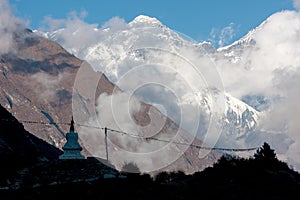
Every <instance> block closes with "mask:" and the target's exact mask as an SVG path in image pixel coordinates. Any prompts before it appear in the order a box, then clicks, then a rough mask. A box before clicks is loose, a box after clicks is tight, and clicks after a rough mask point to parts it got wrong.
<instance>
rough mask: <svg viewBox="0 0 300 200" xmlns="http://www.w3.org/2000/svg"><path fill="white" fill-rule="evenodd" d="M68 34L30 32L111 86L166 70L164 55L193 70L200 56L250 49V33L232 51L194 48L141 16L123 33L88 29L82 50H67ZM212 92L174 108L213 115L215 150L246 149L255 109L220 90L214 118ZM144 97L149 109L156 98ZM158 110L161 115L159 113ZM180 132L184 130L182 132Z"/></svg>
mask: <svg viewBox="0 0 300 200" xmlns="http://www.w3.org/2000/svg"><path fill="white" fill-rule="evenodd" d="M69 31H70V30H67V29H59V30H56V31H53V32H46V33H44V32H41V31H35V32H36V33H37V34H39V35H41V36H43V37H46V38H48V39H50V40H53V41H56V42H58V43H59V44H61V45H62V46H63V47H65V48H66V49H67V50H69V51H70V52H72V53H74V54H75V55H76V56H78V57H79V58H81V59H83V60H87V61H88V62H89V63H91V65H92V67H93V68H94V70H96V71H101V72H103V73H105V75H107V77H108V78H109V80H111V81H112V82H113V83H115V84H118V83H120V82H119V80H120V79H122V77H123V76H127V74H133V73H131V72H132V71H134V69H136V68H135V67H136V66H143V65H149V64H150V65H151V63H155V62H158V63H159V62H160V64H161V66H163V65H165V66H168V64H170V63H171V62H172V61H170V62H169V63H168V60H169V59H170V58H169V57H168V56H170V55H169V53H170V54H174V55H180V56H182V57H183V58H185V59H187V60H190V61H191V62H193V63H194V64H195V65H201V64H202V61H201V60H205V58H206V57H211V59H212V60H213V59H214V58H215V55H218V56H222V55H225V57H226V56H227V57H229V55H232V56H234V55H235V54H237V53H234V52H236V51H241V50H239V48H244V47H245V46H247V45H251V43H252V42H253V40H252V39H251V33H249V35H248V36H246V37H245V38H243V39H242V40H241V41H239V42H237V43H236V44H233V45H232V47H227V48H226V47H224V48H223V49H218V50H217V49H215V48H214V47H213V45H212V44H211V43H209V42H202V43H195V42H194V41H192V40H190V39H189V38H187V37H185V36H183V35H181V34H180V33H177V32H175V31H173V30H171V29H170V28H168V27H167V26H165V25H164V24H162V23H161V22H160V21H159V20H158V19H156V18H153V17H148V16H144V15H141V16H138V17H136V18H135V19H134V20H133V21H131V22H130V23H128V24H127V25H126V26H125V27H124V28H122V29H120V30H117V31H115V30H113V28H112V29H110V28H106V29H103V30H102V29H93V30H89V31H90V32H89V34H90V35H91V36H94V40H93V42H91V43H88V42H87V44H85V45H83V46H82V45H80V46H77V45H76V44H74V46H72V45H70V42H69V38H68V37H66V34H67V33H69ZM82 31H83V32H84V30H80V29H79V28H78V30H74V34H73V35H72V36H70V37H71V38H72V37H73V38H72V40H75V38H76V34H80V33H81V34H82ZM75 32H76V34H75ZM97 38H98V39H97ZM149 49H151V50H152V49H153V52H152V51H151V52H150V53H149ZM154 49H155V50H154ZM162 50H164V51H166V52H164V51H162ZM164 53H165V54H166V57H164V55H163V54H164ZM219 54H220V55H219ZM227 54H228V55H227ZM190 55H192V56H190ZM159 59H161V60H159ZM230 59H238V55H235V56H234V57H230ZM170 60H172V59H170ZM203 62H205V61H203ZM211 64H212V65H213V62H211ZM173 65H175V66H176V63H175V64H174V63H173ZM178 65H180V64H178ZM204 65H206V64H204ZM185 67H190V66H185ZM208 67H211V66H208ZM213 67H215V66H213ZM201 70H202V69H200V71H201ZM145 73H146V72H145ZM147 73H149V72H147ZM152 73H153V74H155V76H157V77H158V78H157V79H164V74H168V71H167V70H165V69H164V68H160V69H156V68H155V70H153V72H152ZM184 73H185V72H184V71H183V75H184ZM160 76H161V77H160ZM166 76H167V75H166ZM170 77H172V75H170V76H169V78H170ZM177 78H178V77H172V78H170V79H173V80H177ZM133 79H137V80H139V79H141V80H142V79H147V78H146V76H144V75H143V76H140V77H139V76H136V77H134V78H133ZM137 80H136V81H137ZM170 84H171V85H172V86H173V85H174V84H175V83H173V82H170ZM118 86H119V87H120V88H121V89H123V90H125V91H126V89H128V88H126V86H124V87H123V86H122V85H118ZM178 88H179V89H178V90H180V87H178ZM199 90H200V89H199ZM186 92H187V91H186ZM214 92H215V90H214V89H207V88H204V90H202V91H200V92H199V94H196V95H194V94H193V95H189V96H184V97H185V100H184V102H179V103H178V104H180V105H181V104H182V103H187V102H197V103H196V104H198V105H199V106H200V108H201V110H202V111H203V113H205V112H206V113H209V115H212V114H214V115H216V116H217V117H216V119H214V120H218V124H219V125H218V126H219V127H222V132H223V134H222V137H223V140H219V141H220V142H219V143H217V145H219V146H228V147H229V146H230V147H247V144H246V143H245V140H246V139H247V137H248V136H249V134H251V132H252V131H253V130H255V128H256V127H257V126H258V124H259V119H260V115H261V114H260V112H259V111H258V110H257V109H256V108H254V107H252V106H250V105H249V104H247V103H245V102H243V101H241V100H239V99H237V98H235V97H233V96H232V95H230V94H228V93H226V92H224V93H222V92H223V91H222V92H221V94H220V95H224V109H223V110H222V111H221V112H220V113H214V111H213V109H214V106H213V103H212V101H214V96H213V95H212V93H214ZM145 96H146V95H144V96H143V95H140V96H139V97H140V99H141V100H143V101H146V102H148V103H150V104H151V102H152V105H154V103H153V102H155V101H157V99H156V97H152V99H151V97H148V96H146V97H145ZM166 104H168V103H166ZM187 104H188V103H187ZM158 109H159V107H158ZM172 109H173V107H172V108H170V110H172ZM174 109H175V108H174ZM160 111H161V112H163V110H160ZM174 115H176V114H174ZM204 115H206V114H204ZM168 117H170V118H171V119H173V120H174V121H175V122H176V123H179V120H176V119H175V118H176V117H174V116H172V113H171V114H169V113H168ZM206 117H207V118H209V117H210V116H208V115H206ZM184 128H185V129H186V127H184ZM206 129H207V126H206V127H202V130H204V132H205V130H206ZM198 135H199V138H202V139H203V137H204V136H203V132H202V131H201V130H200V131H199V133H198ZM224 141H225V143H224ZM226 141H228V143H226Z"/></svg>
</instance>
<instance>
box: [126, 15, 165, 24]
mask: <svg viewBox="0 0 300 200" xmlns="http://www.w3.org/2000/svg"><path fill="white" fill-rule="evenodd" d="M138 24H140V25H142V26H144V25H145V24H147V25H157V26H163V24H162V23H161V22H160V21H159V20H158V19H156V18H154V17H148V16H145V15H139V16H137V17H136V18H134V20H133V21H131V22H130V23H129V25H130V26H136V25H138Z"/></svg>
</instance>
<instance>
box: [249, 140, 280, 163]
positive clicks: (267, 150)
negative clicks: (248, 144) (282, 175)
mask: <svg viewBox="0 0 300 200" xmlns="http://www.w3.org/2000/svg"><path fill="white" fill-rule="evenodd" d="M254 158H255V159H257V160H277V157H276V153H275V151H274V149H271V147H270V145H269V144H268V143H266V142H265V143H264V144H263V145H262V147H260V148H259V149H257V151H256V153H255V154H254Z"/></svg>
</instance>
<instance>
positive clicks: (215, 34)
mask: <svg viewBox="0 0 300 200" xmlns="http://www.w3.org/2000/svg"><path fill="white" fill-rule="evenodd" d="M236 32H237V27H236V26H235V24H234V23H232V22H231V23H230V24H229V25H228V26H225V27H223V28H222V29H221V30H220V29H218V28H213V29H212V30H211V32H210V37H211V38H210V39H209V40H210V41H211V42H212V43H213V44H216V45H218V47H223V46H225V45H228V44H229V43H230V42H232V39H233V38H234V36H235V35H236Z"/></svg>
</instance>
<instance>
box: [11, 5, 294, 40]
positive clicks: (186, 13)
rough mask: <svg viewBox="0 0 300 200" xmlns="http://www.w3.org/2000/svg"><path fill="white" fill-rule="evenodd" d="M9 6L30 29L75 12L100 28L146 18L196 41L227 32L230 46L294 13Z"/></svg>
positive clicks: (255, 8)
mask: <svg viewBox="0 0 300 200" xmlns="http://www.w3.org/2000/svg"><path fill="white" fill-rule="evenodd" d="M9 2H10V3H11V5H12V7H13V12H14V14H15V15H17V16H19V17H20V18H22V19H26V20H28V21H29V23H30V24H29V27H30V28H31V29H37V28H39V27H40V26H42V25H43V20H44V17H45V16H50V17H52V18H55V19H59V18H66V17H67V15H68V14H69V13H70V12H73V11H76V12H77V13H85V14H84V15H86V16H85V21H86V22H88V23H96V24H98V25H99V26H100V27H101V25H103V24H104V23H105V22H106V21H108V20H109V19H111V18H112V17H114V16H119V17H120V18H124V19H125V21H126V22H129V21H131V20H132V19H134V18H135V17H136V16H138V15H140V14H144V15H148V16H151V17H156V18H158V19H159V20H160V21H162V22H163V23H164V24H165V25H167V26H168V27H170V28H171V29H173V30H176V31H178V32H181V33H183V34H185V35H187V36H189V37H191V38H193V39H194V40H196V41H202V40H206V41H207V40H212V41H213V40H216V41H217V40H218V37H219V36H220V35H221V34H222V30H227V34H229V35H228V43H231V42H233V41H235V40H237V39H239V38H240V37H242V36H243V35H245V34H246V33H247V32H248V31H249V30H251V29H253V28H255V27H256V26H258V25H259V24H260V23H261V22H262V21H264V20H265V19H266V18H267V17H269V16H270V15H271V14H273V13H275V12H277V11H281V10H286V9H288V10H293V9H294V8H293V1H292V0H251V1H249V0H248V1H241V0H226V1H224V0H185V1H182V0H152V1H142V0H139V1H138V0H127V1H126V0H109V1H108V0H107V1H103V0H102V1H99V0H51V1H41V0H9ZM226 27H227V28H226ZM216 45H217V43H216ZM223 45H226V44H223Z"/></svg>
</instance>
